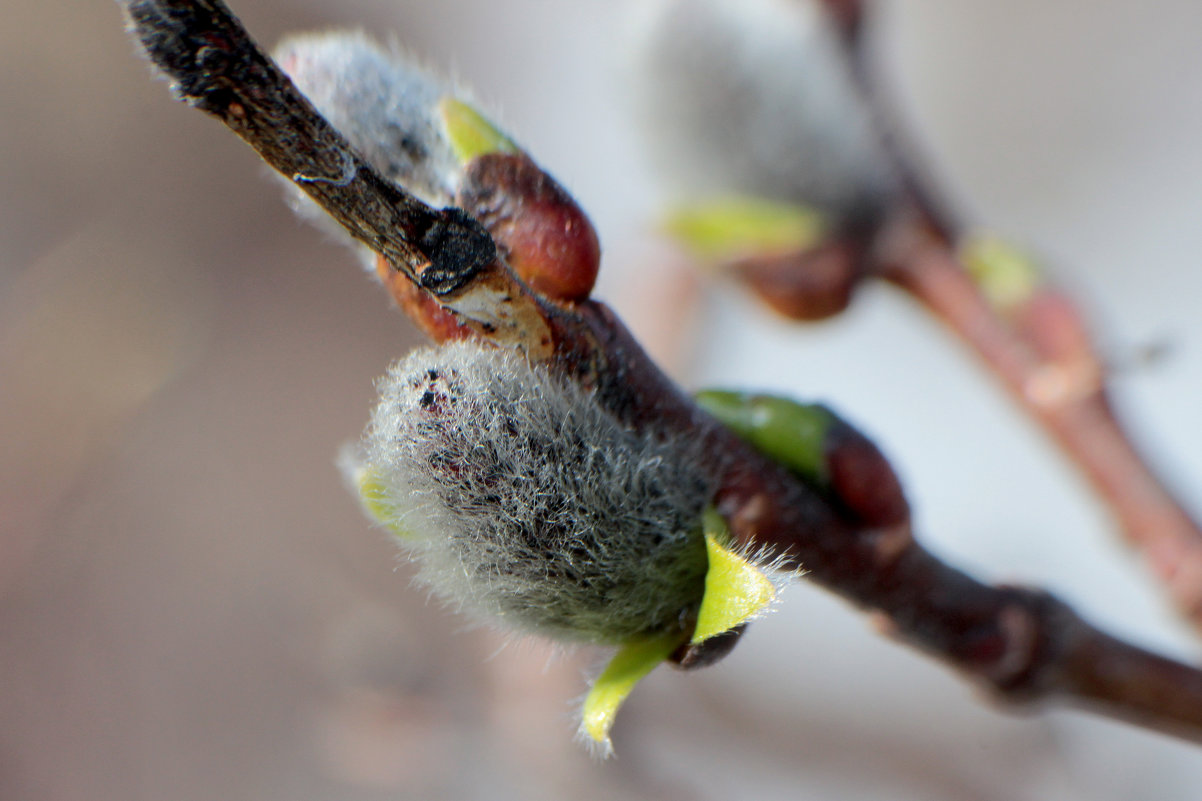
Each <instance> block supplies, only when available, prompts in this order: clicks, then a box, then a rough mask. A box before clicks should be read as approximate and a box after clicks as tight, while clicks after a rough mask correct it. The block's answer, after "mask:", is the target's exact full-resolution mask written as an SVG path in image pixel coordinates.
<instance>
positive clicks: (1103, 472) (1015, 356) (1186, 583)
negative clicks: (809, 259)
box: [847, 39, 1202, 629]
mask: <svg viewBox="0 0 1202 801" xmlns="http://www.w3.org/2000/svg"><path fill="white" fill-rule="evenodd" d="M847 46H848V53H849V58H850V59H851V60H852V63H853V66H854V68H855V69H854V72H855V75H856V77H857V80H858V82H859V85H860V88H861V91H862V92H863V94H864V96H865V97H866V99H867V101H868V102H869V103H870V105H871V107H872V108H873V111H874V116H875V117H876V119H877V122H878V126H879V129H880V132H881V135H882V136H883V138H884V144H885V146H886V149H887V151H888V153H889V156H890V158H891V160H892V162H893V164H894V167H895V169H896V170H897V173H898V175H899V176H900V178H901V184H902V187H903V194H904V201H903V202H902V203H901V204H900V206H901V210H900V212H899V213H895V214H894V217H893V220H892V223H891V225H890V226H888V227H886V229H885V230H883V231H882V232H880V233H879V235H878V237H877V246H876V251H875V252H874V254H873V256H874V261H875V264H874V265H873V267H874V269H875V271H876V272H877V274H879V275H880V276H882V277H884V278H885V279H886V280H888V281H890V282H891V283H893V284H894V285H896V286H897V287H899V288H901V289H902V290H903V291H905V292H906V293H908V294H909V295H910V296H911V297H913V298H914V299H915V300H916V301H917V302H919V303H920V304H922V305H923V306H924V307H925V308H926V309H927V310H928V311H929V312H930V313H931V314H933V315H934V316H935V317H936V318H938V319H939V320H940V321H942V322H943V323H944V324H945V325H946V326H947V327H948V328H949V329H950V330H951V331H953V332H954V333H955V334H956V335H957V336H959V337H960V339H961V340H962V341H963V342H964V343H965V344H966V345H967V346H968V347H969V348H971V349H972V350H973V351H974V352H975V353H976V354H977V356H978V357H979V358H980V359H981V361H982V362H983V363H984V364H985V366H986V367H987V368H988V369H989V370H990V371H991V372H992V373H993V374H994V375H995V376H996V377H997V379H998V380H999V381H1000V382H1001V383H1002V384H1003V386H1004V387H1005V388H1006V390H1007V391H1008V392H1009V394H1010V396H1011V397H1012V398H1013V399H1014V401H1015V402H1016V403H1017V404H1018V405H1019V407H1020V408H1022V410H1023V411H1024V412H1025V413H1026V414H1027V415H1028V416H1029V417H1031V419H1033V420H1034V421H1035V422H1037V423H1038V424H1039V425H1040V426H1041V427H1042V428H1043V430H1044V432H1045V433H1046V434H1047V435H1048V436H1049V437H1050V438H1051V439H1052V440H1053V441H1054V442H1055V443H1056V444H1057V445H1058V446H1059V448H1060V450H1061V452H1062V453H1063V454H1064V455H1065V456H1066V457H1067V458H1068V459H1069V460H1070V461H1071V462H1072V463H1074V464H1075V465H1076V466H1077V468H1078V469H1079V470H1080V471H1081V473H1082V474H1083V475H1084V476H1085V477H1086V478H1087V480H1088V481H1089V482H1090V484H1091V485H1092V487H1093V489H1094V491H1095V492H1096V494H1097V496H1098V497H1099V499H1100V500H1101V501H1102V502H1103V503H1104V504H1105V505H1106V506H1107V507H1109V509H1110V511H1111V513H1112V514H1113V515H1114V517H1115V519H1116V520H1117V522H1118V524H1119V526H1120V527H1121V530H1122V533H1123V535H1124V537H1125V539H1126V540H1127V542H1128V543H1129V544H1130V545H1131V546H1132V547H1133V548H1135V549H1136V550H1137V551H1139V552H1140V553H1141V554H1142V555H1143V557H1144V558H1145V559H1146V560H1147V561H1148V563H1149V564H1150V565H1151V567H1152V568H1153V570H1154V571H1155V573H1156V575H1157V576H1158V577H1159V578H1160V580H1161V582H1162V583H1163V584H1164V586H1165V588H1166V589H1167V591H1168V594H1169V596H1170V597H1171V599H1172V600H1173V602H1174V603H1175V605H1176V606H1177V607H1178V609H1179V610H1180V611H1181V613H1182V614H1183V615H1184V616H1185V617H1186V618H1187V619H1188V620H1189V621H1190V622H1191V623H1192V624H1193V625H1194V626H1195V627H1196V628H1199V629H1202V525H1200V523H1199V521H1198V520H1197V519H1196V518H1195V517H1194V516H1193V515H1192V514H1191V513H1190V512H1189V511H1187V509H1186V507H1185V505H1184V504H1183V503H1182V502H1181V500H1180V499H1179V498H1177V497H1176V496H1175V495H1174V493H1173V492H1172V491H1171V490H1170V489H1169V488H1168V485H1167V484H1166V483H1165V481H1164V480H1163V479H1162V478H1161V477H1160V476H1159V475H1158V474H1157V472H1156V470H1155V469H1154V468H1153V467H1152V466H1151V465H1150V464H1149V463H1148V462H1147V460H1146V459H1145V458H1144V457H1143V456H1142V455H1141V454H1140V452H1139V450H1138V449H1137V448H1136V447H1135V445H1134V444H1133V443H1132V440H1131V437H1130V435H1129V434H1128V433H1127V431H1126V430H1125V429H1124V427H1123V425H1122V424H1121V422H1120V421H1119V419H1118V418H1117V417H1116V415H1115V413H1114V410H1113V407H1112V405H1111V401H1110V396H1109V391H1108V388H1107V382H1106V368H1105V363H1106V359H1105V358H1104V357H1103V356H1102V354H1101V351H1100V349H1099V348H1098V346H1097V345H1096V343H1095V342H1094V341H1093V339H1092V337H1091V336H1090V333H1089V325H1088V321H1087V320H1086V316H1085V315H1084V314H1083V313H1082V311H1081V309H1080V308H1079V307H1078V306H1077V304H1075V303H1074V302H1073V301H1072V299H1071V298H1069V297H1068V296H1067V295H1065V294H1064V293H1063V292H1061V291H1060V290H1059V289H1058V288H1057V287H1055V286H1053V285H1051V284H1049V283H1046V282H1045V283H1041V284H1040V285H1039V286H1037V287H1036V288H1035V289H1034V290H1033V292H1032V294H1031V296H1030V297H1029V298H1027V299H1026V300H1025V301H1024V302H1023V303H1022V304H1021V305H1020V306H1019V307H1018V308H1014V309H1004V308H1001V307H999V306H998V305H997V304H995V303H991V302H990V301H989V299H988V298H987V297H986V296H985V294H984V292H983V291H982V289H981V287H980V286H979V285H978V284H977V283H976V282H975V281H974V280H973V279H972V277H971V276H970V275H969V273H968V272H967V271H966V270H965V269H964V266H963V264H962V263H961V262H960V258H959V253H958V249H959V246H960V244H961V242H962V241H963V238H964V237H963V231H962V226H961V224H960V222H959V220H958V215H957V214H956V213H955V210H954V208H953V207H952V205H951V204H950V203H948V202H947V201H946V199H945V198H944V197H943V196H942V193H941V192H940V191H939V187H938V186H935V185H933V183H932V181H931V179H930V177H929V176H930V173H929V171H928V170H926V169H924V165H923V164H922V162H921V160H920V159H919V158H918V157H917V155H916V153H915V150H914V148H913V147H910V146H909V145H908V143H907V142H905V141H903V135H902V131H901V129H900V126H899V125H898V124H897V115H896V114H894V113H893V109H892V108H890V104H889V98H888V97H887V96H885V94H884V93H883V92H882V88H881V86H880V82H879V81H878V80H875V79H874V76H873V74H872V71H871V70H870V69H869V65H868V64H867V58H866V53H865V50H864V47H863V46H862V43H861V42H860V41H858V40H855V39H849V40H848V42H847Z"/></svg>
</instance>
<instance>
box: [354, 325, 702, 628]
mask: <svg viewBox="0 0 1202 801" xmlns="http://www.w3.org/2000/svg"><path fill="white" fill-rule="evenodd" d="M378 388H379V392H380V400H379V403H378V405H377V406H376V408H375V410H374V412H373V414H372V419H371V422H370V424H369V425H368V427H367V430H366V432H365V434H364V438H363V443H362V450H361V457H360V458H361V459H362V465H361V466H363V467H366V468H367V469H368V470H370V471H371V472H372V474H373V475H374V476H375V477H376V478H377V479H378V480H379V481H380V483H381V484H382V485H383V487H384V498H383V500H384V504H383V505H384V506H385V507H387V508H390V509H392V510H393V511H394V514H395V517H394V519H392V520H390V521H389V522H390V525H391V527H393V528H394V529H397V530H401V531H403V532H405V534H404V536H401V537H399V539H400V541H401V544H402V546H403V547H404V548H406V549H407V550H408V552H409V553H410V555H411V556H412V557H413V558H414V559H415V560H416V561H417V562H418V563H419V564H420V572H419V577H420V579H421V580H422V581H424V582H425V583H427V584H428V585H429V586H430V587H431V588H432V589H433V591H434V592H435V593H436V594H437V595H438V596H440V597H442V598H444V599H446V600H448V601H450V602H451V603H452V604H454V605H457V606H461V607H463V608H465V609H467V610H471V611H475V612H477V613H480V614H482V615H484V616H487V617H491V618H494V619H499V621H500V622H502V623H504V624H505V625H507V626H509V627H512V628H516V629H518V630H523V631H530V632H537V633H541V634H546V635H549V636H553V637H557V638H560V639H570V640H577V641H587V642H596V643H619V642H623V641H625V640H628V639H630V638H631V637H634V636H638V635H642V634H651V633H660V632H665V631H670V630H673V629H680V628H681V627H682V626H684V625H685V623H684V621H685V620H686V619H687V618H688V616H689V615H690V614H691V613H693V612H695V611H696V608H697V605H698V603H699V602H700V600H701V596H702V594H703V591H704V583H705V571H706V553H705V544H704V539H703V537H702V535H701V530H700V517H701V512H702V509H703V508H704V506H705V505H706V504H707V503H708V502H709V498H710V496H711V494H712V490H713V487H712V486H711V482H710V481H709V480H708V479H707V477H706V474H705V473H704V471H703V470H702V467H701V462H702V460H701V458H700V456H701V454H699V453H698V452H697V449H696V446H693V445H689V444H682V443H680V442H677V441H668V440H664V439H662V438H659V437H657V436H655V435H653V434H647V433H640V432H634V431H631V430H629V429H627V428H625V427H624V426H623V425H621V424H620V423H619V422H618V421H617V420H616V419H615V418H613V417H612V416H611V415H610V414H609V413H608V412H606V411H605V410H604V409H603V408H602V407H601V406H600V405H599V404H598V403H597V402H596V400H595V398H594V397H593V396H592V395H591V394H590V393H588V392H587V391H584V390H582V389H580V388H579V387H577V386H576V385H574V384H571V383H569V382H566V381H563V380H560V379H558V378H555V377H553V376H552V375H551V374H549V373H548V372H547V371H546V370H544V369H542V368H538V367H532V366H531V365H530V364H529V363H528V362H527V361H526V360H525V359H524V358H523V357H521V356H520V355H517V354H514V353H511V352H508V351H502V350H498V349H495V348H491V347H487V346H483V345H480V344H476V343H457V344H448V345H443V346H440V347H437V348H423V349H420V350H417V351H415V352H413V353H412V354H410V355H409V356H408V357H407V358H405V359H403V360H401V361H399V362H398V363H397V364H395V365H394V366H393V367H392V368H391V369H390V370H389V372H388V374H387V375H386V376H385V377H384V378H382V379H381V380H380V381H379V386H378ZM359 467H360V465H352V466H351V469H358V468H359Z"/></svg>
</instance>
